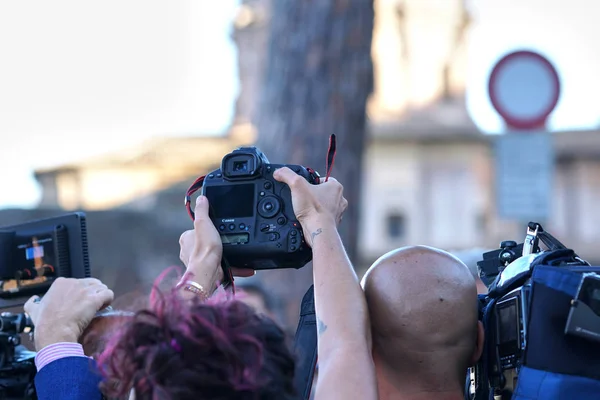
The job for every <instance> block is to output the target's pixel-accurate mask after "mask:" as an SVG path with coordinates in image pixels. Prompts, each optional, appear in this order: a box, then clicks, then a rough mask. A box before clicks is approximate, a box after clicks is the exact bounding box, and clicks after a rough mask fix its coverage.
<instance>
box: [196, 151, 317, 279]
mask: <svg viewBox="0 0 600 400" xmlns="http://www.w3.org/2000/svg"><path fill="white" fill-rule="evenodd" d="M282 167H288V168H290V169H291V170H292V171H294V172H296V173H297V174H298V175H300V176H301V177H303V178H304V179H306V180H307V181H308V182H309V183H311V184H317V183H319V175H318V174H317V173H316V172H315V171H313V170H311V169H309V168H305V167H302V166H300V165H283V164H270V163H269V160H268V159H267V157H266V156H265V155H264V154H263V153H262V152H261V151H260V150H259V149H257V148H256V147H241V148H238V149H236V150H234V151H233V152H231V153H229V154H227V155H225V157H223V160H222V161H221V168H220V169H218V170H215V171H212V172H210V173H209V174H208V175H206V176H205V177H201V178H199V179H198V180H196V182H194V184H193V185H192V186H191V187H190V189H189V190H188V193H187V196H186V205H187V207H188V213H189V214H190V216H192V218H193V212H192V211H191V206H190V195H191V194H192V193H193V192H195V191H196V190H198V189H199V188H200V186H201V187H202V194H203V195H205V196H206V197H207V198H208V201H209V204H210V217H211V220H212V222H213V223H214V225H215V227H216V228H217V230H218V231H219V233H220V235H221V241H222V242H223V256H224V259H226V260H227V262H228V263H229V264H230V265H232V266H235V267H240V268H252V269H255V270H263V269H275V268H296V269H298V268H302V267H303V266H305V265H306V264H307V263H308V262H310V261H311V260H312V251H311V249H310V248H309V247H308V246H307V245H306V242H305V240H304V236H303V233H302V227H301V226H300V224H299V222H298V221H297V220H296V217H295V215H294V210H293V208H292V196H291V192H290V188H289V187H288V186H287V185H286V184H285V183H281V182H279V181H277V180H275V179H274V178H273V172H275V170H277V169H278V168H282Z"/></svg>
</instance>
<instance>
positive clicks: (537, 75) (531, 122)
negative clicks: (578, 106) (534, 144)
mask: <svg viewBox="0 0 600 400" xmlns="http://www.w3.org/2000/svg"><path fill="white" fill-rule="evenodd" d="M488 90H489V95H490V100H491V101H492V105H493V106H494V108H495V109H496V111H497V112H498V114H500V116H501V117H502V118H503V119H504V121H505V122H506V125H507V126H508V128H510V129H513V130H534V129H543V128H544V126H545V124H546V120H547V119H548V116H549V115H550V114H551V113H552V111H553V110H554V108H555V107H556V104H557V103H558V99H559V98H560V80H559V77H558V72H557V71H556V69H555V68H554V66H553V65H552V63H551V62H550V61H548V59H546V58H545V57H544V56H542V55H540V54H538V53H535V52H533V51H527V50H521V51H515V52H513V53H510V54H507V55H506V56H504V57H503V58H502V59H500V61H498V63H497V64H496V66H495V67H494V69H493V70H492V74H491V75H490V80H489V83H488Z"/></svg>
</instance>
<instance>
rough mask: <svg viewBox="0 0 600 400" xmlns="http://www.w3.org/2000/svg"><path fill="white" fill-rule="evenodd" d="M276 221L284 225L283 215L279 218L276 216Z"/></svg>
mask: <svg viewBox="0 0 600 400" xmlns="http://www.w3.org/2000/svg"><path fill="white" fill-rule="evenodd" d="M277 223H278V224H279V225H285V217H279V218H277Z"/></svg>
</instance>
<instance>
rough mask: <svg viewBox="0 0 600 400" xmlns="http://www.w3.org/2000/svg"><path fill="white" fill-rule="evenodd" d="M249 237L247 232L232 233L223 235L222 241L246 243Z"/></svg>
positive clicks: (225, 242) (226, 242)
mask: <svg viewBox="0 0 600 400" xmlns="http://www.w3.org/2000/svg"><path fill="white" fill-rule="evenodd" d="M249 237H250V236H249V235H248V234H247V233H232V234H228V235H221V242H222V243H223V244H245V243H248V241H249V240H250V239H249Z"/></svg>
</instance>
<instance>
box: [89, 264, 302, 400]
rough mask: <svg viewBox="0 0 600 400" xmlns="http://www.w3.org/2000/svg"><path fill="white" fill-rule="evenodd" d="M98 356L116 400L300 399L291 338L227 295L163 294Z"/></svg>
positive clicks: (154, 296)
mask: <svg viewBox="0 0 600 400" xmlns="http://www.w3.org/2000/svg"><path fill="white" fill-rule="evenodd" d="M170 271H172V269H169V270H166V271H164V272H163V273H162V274H161V275H160V276H159V277H158V278H157V280H156V282H155V284H154V289H153V290H152V293H151V296H150V305H149V307H148V308H147V309H145V310H141V311H138V312H137V313H135V315H134V316H133V317H132V318H131V320H130V321H128V322H127V323H126V324H125V325H124V326H123V327H122V328H121V330H120V331H119V332H116V333H115V335H114V336H113V338H112V339H111V340H110V341H109V343H108V344H107V346H106V349H105V350H104V352H103V353H102V354H101V355H100V356H99V359H98V362H99V365H101V370H102V373H103V375H104V377H105V381H104V383H103V385H102V389H103V391H104V392H105V394H106V395H107V396H109V397H117V398H121V397H127V395H128V393H129V392H130V390H131V389H133V390H134V392H135V398H136V400H158V399H160V400H171V399H181V400H187V399H190V400H191V399H204V400H213V399H214V400H217V399H219V400H220V399H232V400H236V399H239V400H270V399H281V400H290V399H295V398H296V396H295V390H294V387H293V379H294V371H295V363H294V357H293V356H292V354H291V352H290V349H289V347H288V343H287V338H286V335H285V333H284V332H283V330H282V329H281V328H279V327H278V326H277V325H276V324H275V323H274V322H273V321H272V320H270V319H269V318H268V317H265V316H261V315H257V314H256V313H255V312H254V311H253V309H252V308H251V307H250V306H248V305H246V304H245V303H243V302H241V301H239V300H237V299H233V298H225V296H222V295H221V296H213V298H211V299H209V300H208V301H205V302H202V301H201V300H200V299H199V298H193V299H192V300H186V299H183V298H182V297H181V296H180V295H179V294H178V292H177V291H176V290H170V291H167V292H163V291H160V290H159V289H158V283H160V282H161V281H162V280H163V279H164V278H165V277H166V276H167V274H168V273H169V272H170Z"/></svg>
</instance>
